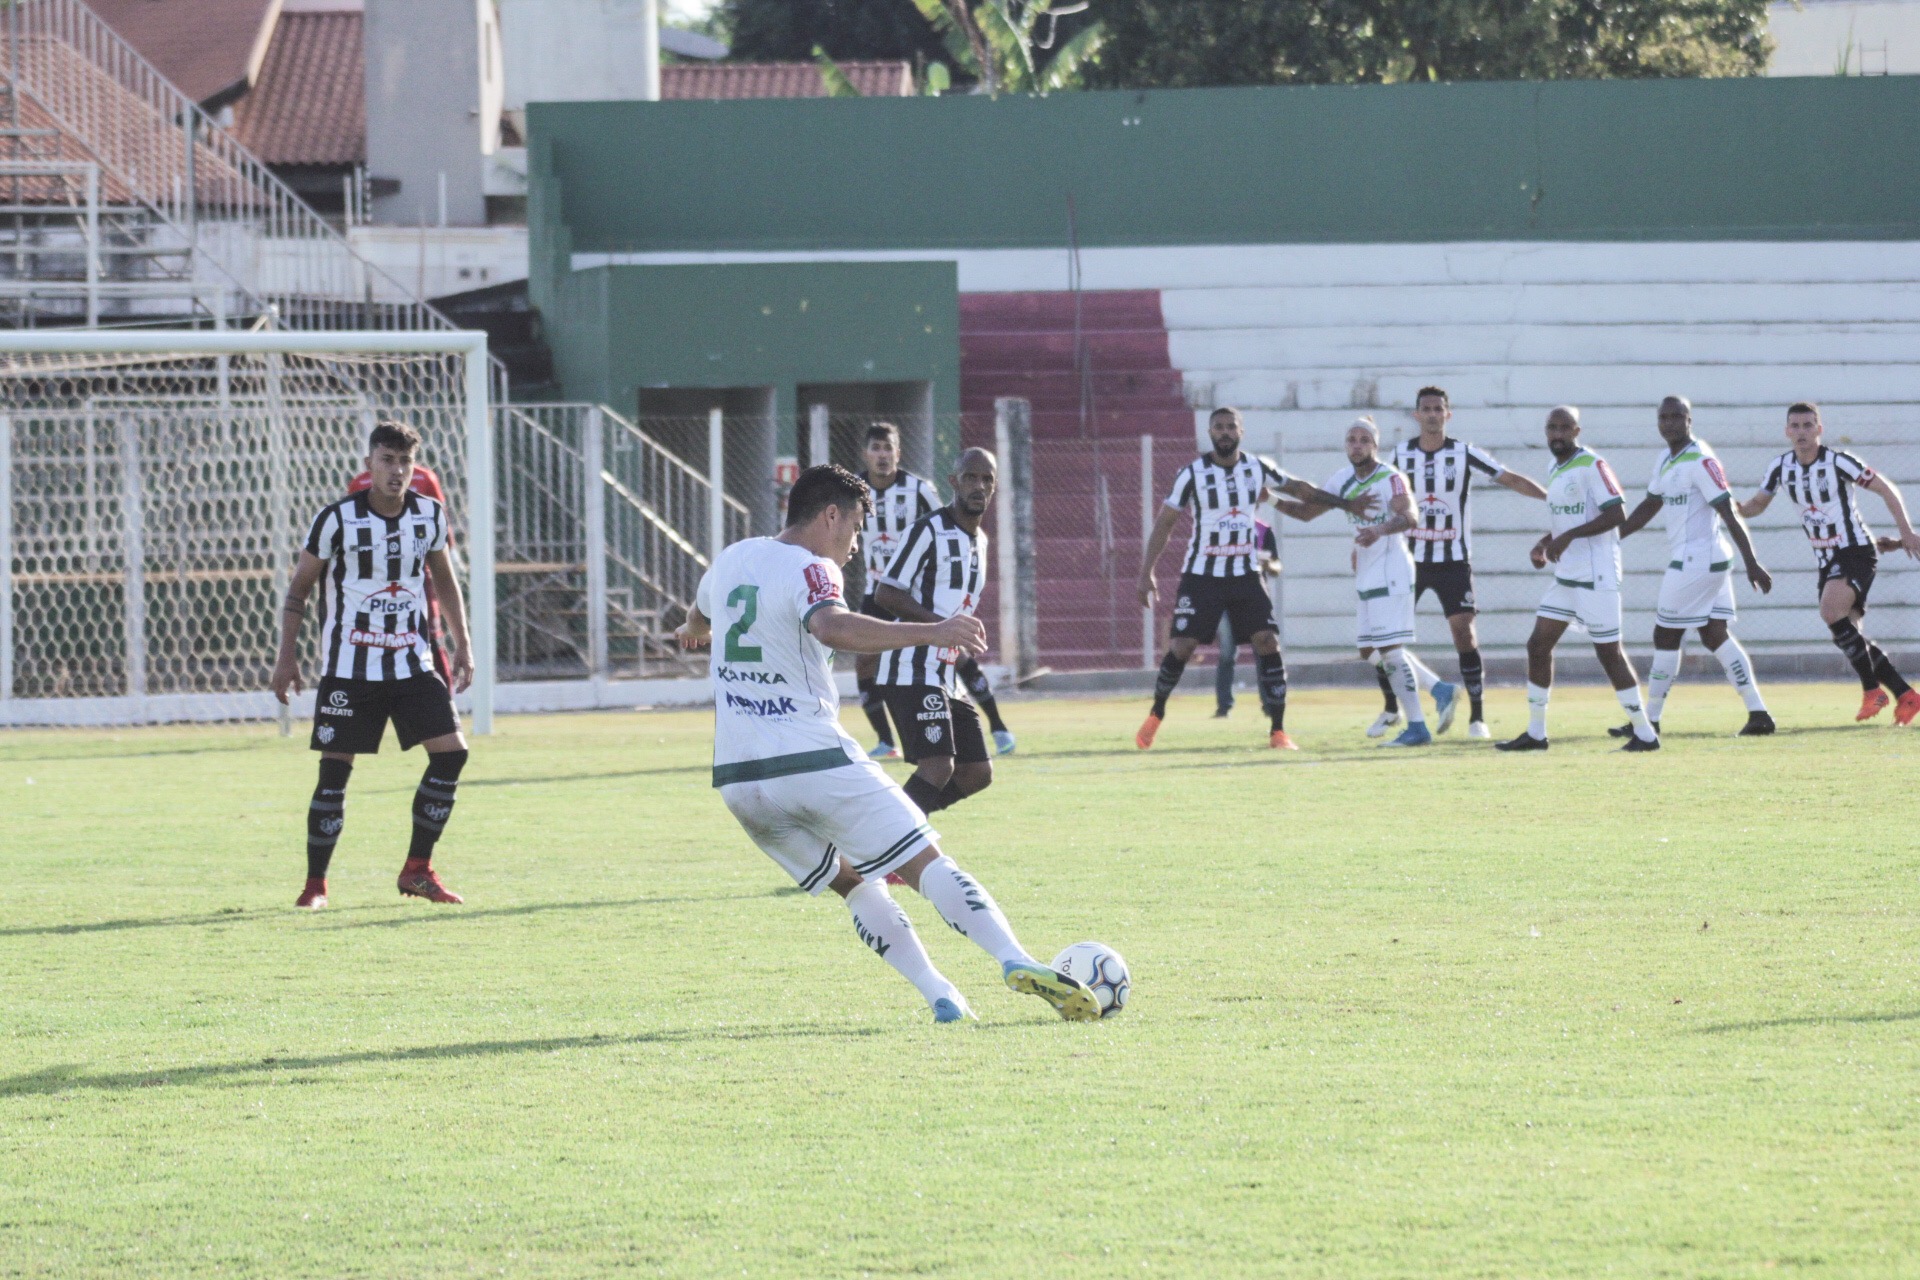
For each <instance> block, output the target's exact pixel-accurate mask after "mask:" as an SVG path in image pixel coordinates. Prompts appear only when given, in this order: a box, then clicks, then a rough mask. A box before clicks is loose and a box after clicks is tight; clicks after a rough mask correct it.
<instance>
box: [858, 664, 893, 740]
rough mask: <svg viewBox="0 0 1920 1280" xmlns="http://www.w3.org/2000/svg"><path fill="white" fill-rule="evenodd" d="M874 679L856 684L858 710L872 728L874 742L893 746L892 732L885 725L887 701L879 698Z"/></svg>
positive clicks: (869, 678) (869, 677)
mask: <svg viewBox="0 0 1920 1280" xmlns="http://www.w3.org/2000/svg"><path fill="white" fill-rule="evenodd" d="M873 681H874V678H873V677H872V676H868V677H867V678H866V679H864V680H860V681H858V682H857V684H856V687H857V688H858V689H859V690H860V709H861V710H862V711H864V712H866V713H867V723H868V724H870V725H872V726H873V736H874V740H875V741H877V742H884V743H886V744H887V745H888V746H891V745H893V730H892V728H890V727H889V726H888V724H887V700H886V699H885V698H883V697H881V696H880V691H879V690H878V689H876V688H875V687H874V683H873Z"/></svg>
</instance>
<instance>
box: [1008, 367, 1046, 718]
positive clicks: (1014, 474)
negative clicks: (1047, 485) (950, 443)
mask: <svg viewBox="0 0 1920 1280" xmlns="http://www.w3.org/2000/svg"><path fill="white" fill-rule="evenodd" d="M1003 465H1004V466H1005V467H1006V469H1007V474H1008V475H1009V476H1010V477H1011V478H1012V480H1013V596H1014V599H1015V600H1016V601H1018V608H1017V609H1016V611H1015V618H1016V621H1017V622H1018V623H1019V628H1020V644H1019V654H1020V662H1019V666H1018V669H1017V670H1018V675H1019V676H1020V678H1021V679H1023V680H1024V679H1026V678H1027V677H1028V676H1030V675H1032V674H1033V673H1034V671H1035V670H1036V669H1037V668H1038V667H1039V665H1040V569H1039V563H1038V554H1037V550H1036V547H1035V541H1034V527H1033V406H1032V405H1031V404H1030V403H1029V402H1028V401H1026V400H1023V399H1021V398H1020V397H1018V396H1014V397H1010V398H1009V399H1008V401H1007V458H1006V461H1005V462H1004V463H1003Z"/></svg>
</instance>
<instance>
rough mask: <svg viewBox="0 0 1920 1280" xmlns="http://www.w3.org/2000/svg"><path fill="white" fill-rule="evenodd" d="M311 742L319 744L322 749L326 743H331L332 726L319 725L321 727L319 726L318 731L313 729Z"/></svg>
mask: <svg viewBox="0 0 1920 1280" xmlns="http://www.w3.org/2000/svg"><path fill="white" fill-rule="evenodd" d="M313 740H314V741H315V742H318V743H319V744H320V745H321V746H323V747H324V746H325V745H326V744H327V743H329V742H332V741H333V726H332V725H330V724H323V725H321V726H320V727H319V728H318V729H315V730H314V731H313Z"/></svg>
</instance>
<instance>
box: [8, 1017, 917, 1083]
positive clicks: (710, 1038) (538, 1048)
mask: <svg viewBox="0 0 1920 1280" xmlns="http://www.w3.org/2000/svg"><path fill="white" fill-rule="evenodd" d="M888 1031H889V1028H885V1027H822V1026H819V1025H818V1024H795V1025H792V1026H772V1027H743V1028H740V1029H738V1030H729V1029H726V1028H712V1029H707V1030H692V1029H683V1030H666V1031H645V1032H640V1033H638V1034H636V1035H626V1036H612V1035H599V1034H596V1035H585V1036H549V1037H545V1038H540V1039H527V1040H473V1041H467V1042H465V1043H460V1044H430V1045H420V1046H418V1047H415V1048H412V1049H365V1050H360V1051H357V1052H352V1053H328V1054H311V1055H306V1056H295V1057H285V1058H280V1057H272V1058H249V1059H247V1060H246V1061H243V1062H209V1063H201V1064H198V1065H191V1066H177V1067H161V1068H156V1069H152V1070H146V1071H112V1072H101V1073H99V1074H94V1075H89V1074H87V1073H86V1071H85V1069H84V1068H83V1067H81V1066H80V1065H78V1064H74V1063H63V1064H59V1065H56V1066H51V1067H42V1068H41V1069H39V1070H38V1071H29V1072H25V1073H23V1074H21V1075H17V1076H9V1077H6V1078H5V1079H0V1097H21V1096H25V1095H29V1094H46V1093H62V1092H65V1091H67V1090H70V1089H94V1090H101V1091H105V1092H112V1091H115V1090H120V1089H152V1088H162V1087H179V1086H183V1085H196V1084H209V1083H217V1082H220V1081H224V1080H246V1079H249V1078H253V1077H258V1076H262V1075H267V1074H271V1073H273V1072H279V1071H324V1070H327V1069H329V1068H333V1067H352V1066H362V1065H366V1064H369V1063H408V1062H448V1061H455V1060H458V1059H462V1058H493V1057H500V1056H504V1055H508V1054H520V1053H556V1052H561V1051H564V1050H569V1049H619V1048H624V1047H627V1046H630V1045H646V1044H690V1043H700V1042H711V1043H725V1042H729V1041H731V1042H735V1043H743V1042H746V1041H753V1040H850V1039H861V1038H865V1037H868V1036H879V1035H886V1034H888Z"/></svg>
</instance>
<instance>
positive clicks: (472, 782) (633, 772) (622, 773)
mask: <svg viewBox="0 0 1920 1280" xmlns="http://www.w3.org/2000/svg"><path fill="white" fill-rule="evenodd" d="M712 772H713V766H712V765H710V764H679V765H669V766H666V767H664V768H660V769H618V770H611V771H609V772H606V773H561V774H549V775H543V776H539V777H528V776H524V775H523V776H518V777H512V778H462V779H460V789H461V790H462V791H466V790H469V789H471V788H473V787H524V786H533V785H537V784H544V783H555V782H602V781H611V780H614V779H618V778H658V777H668V776H672V775H675V774H683V773H684V774H689V775H694V774H710V773H712Z"/></svg>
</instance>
